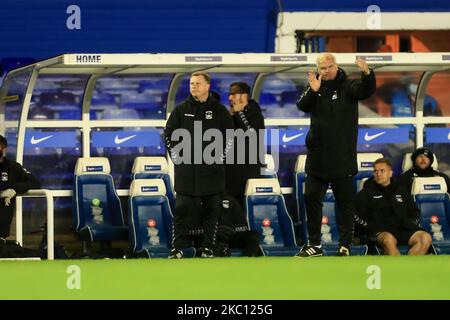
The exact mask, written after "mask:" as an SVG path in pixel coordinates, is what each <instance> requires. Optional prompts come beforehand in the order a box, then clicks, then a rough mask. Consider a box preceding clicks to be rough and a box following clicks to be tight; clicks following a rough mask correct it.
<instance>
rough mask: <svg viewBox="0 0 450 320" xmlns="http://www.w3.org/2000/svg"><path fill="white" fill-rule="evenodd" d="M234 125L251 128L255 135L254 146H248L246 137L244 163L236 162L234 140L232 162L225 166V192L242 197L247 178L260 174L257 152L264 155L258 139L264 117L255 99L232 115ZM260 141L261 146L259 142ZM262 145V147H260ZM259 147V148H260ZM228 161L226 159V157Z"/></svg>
mask: <svg viewBox="0 0 450 320" xmlns="http://www.w3.org/2000/svg"><path fill="white" fill-rule="evenodd" d="M232 119H233V122H234V126H235V128H236V130H237V129H242V130H243V131H244V132H248V131H249V130H253V131H254V132H255V135H256V137H257V145H256V148H252V147H255V146H250V143H252V142H251V141H249V140H248V139H247V138H246V139H245V141H239V142H240V143H245V164H238V163H237V160H238V143H239V142H238V141H237V140H235V141H234V163H233V164H227V166H226V187H227V193H228V194H231V195H233V196H238V197H243V196H244V192H245V185H246V183H247V180H248V179H252V178H259V177H260V176H261V167H262V166H263V162H262V161H260V156H259V153H260V152H262V155H264V153H265V152H264V141H260V140H259V130H261V129H264V128H265V127H264V117H263V115H262V112H261V108H260V107H259V105H258V103H257V102H256V101H255V100H249V102H248V105H247V106H245V108H244V110H243V111H241V112H236V113H235V114H234V115H233V116H232ZM253 143H254V142H253ZM261 143H262V146H260V144H261ZM260 147H262V148H260ZM252 149H256V154H255V155H250V150H252ZM260 149H261V150H260ZM250 160H256V163H251V161H250ZM227 163H228V159H227Z"/></svg>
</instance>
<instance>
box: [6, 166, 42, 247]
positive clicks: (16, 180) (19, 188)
mask: <svg viewBox="0 0 450 320" xmlns="http://www.w3.org/2000/svg"><path fill="white" fill-rule="evenodd" d="M39 188H40V184H39V181H37V180H36V178H35V177H34V176H33V175H32V174H31V173H30V172H28V171H27V170H26V169H24V168H23V167H22V166H21V165H20V164H19V163H17V162H15V161H10V160H8V159H6V158H3V161H2V162H0V192H3V191H4V190H6V189H14V190H15V191H16V192H17V194H22V193H25V192H27V191H28V190H30V189H39ZM15 206H16V197H14V198H13V199H12V201H11V204H10V205H9V206H5V199H4V198H0V237H2V238H6V237H8V236H9V231H10V225H11V221H12V218H13V215H14V211H15Z"/></svg>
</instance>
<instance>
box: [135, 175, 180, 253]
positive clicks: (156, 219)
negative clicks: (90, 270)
mask: <svg viewBox="0 0 450 320" xmlns="http://www.w3.org/2000/svg"><path fill="white" fill-rule="evenodd" d="M128 230H129V237H130V245H131V250H132V252H133V253H134V254H135V255H136V256H138V257H146V258H157V257H164V258H167V257H168V255H169V252H170V249H171V243H172V211H171V209H170V205H169V199H168V198H167V196H166V187H165V185H164V181H163V180H162V179H139V180H134V181H132V183H131V186H130V198H129V205H128Z"/></svg>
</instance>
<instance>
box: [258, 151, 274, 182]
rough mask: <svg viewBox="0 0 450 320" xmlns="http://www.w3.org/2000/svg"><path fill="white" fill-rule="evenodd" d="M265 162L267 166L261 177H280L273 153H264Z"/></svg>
mask: <svg viewBox="0 0 450 320" xmlns="http://www.w3.org/2000/svg"><path fill="white" fill-rule="evenodd" d="M264 163H265V165H266V167H265V168H264V170H263V171H262V173H261V178H275V179H278V175H277V171H276V170H275V160H274V159H273V156H272V155H271V154H265V155H264Z"/></svg>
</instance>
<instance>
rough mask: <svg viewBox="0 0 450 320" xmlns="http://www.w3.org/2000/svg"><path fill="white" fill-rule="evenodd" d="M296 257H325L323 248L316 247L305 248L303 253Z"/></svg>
mask: <svg viewBox="0 0 450 320" xmlns="http://www.w3.org/2000/svg"><path fill="white" fill-rule="evenodd" d="M295 256H296V257H300V258H307V257H321V256H323V250H322V248H319V247H316V246H304V247H303V249H302V251H300V252H299V253H297V254H296V255H295Z"/></svg>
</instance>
